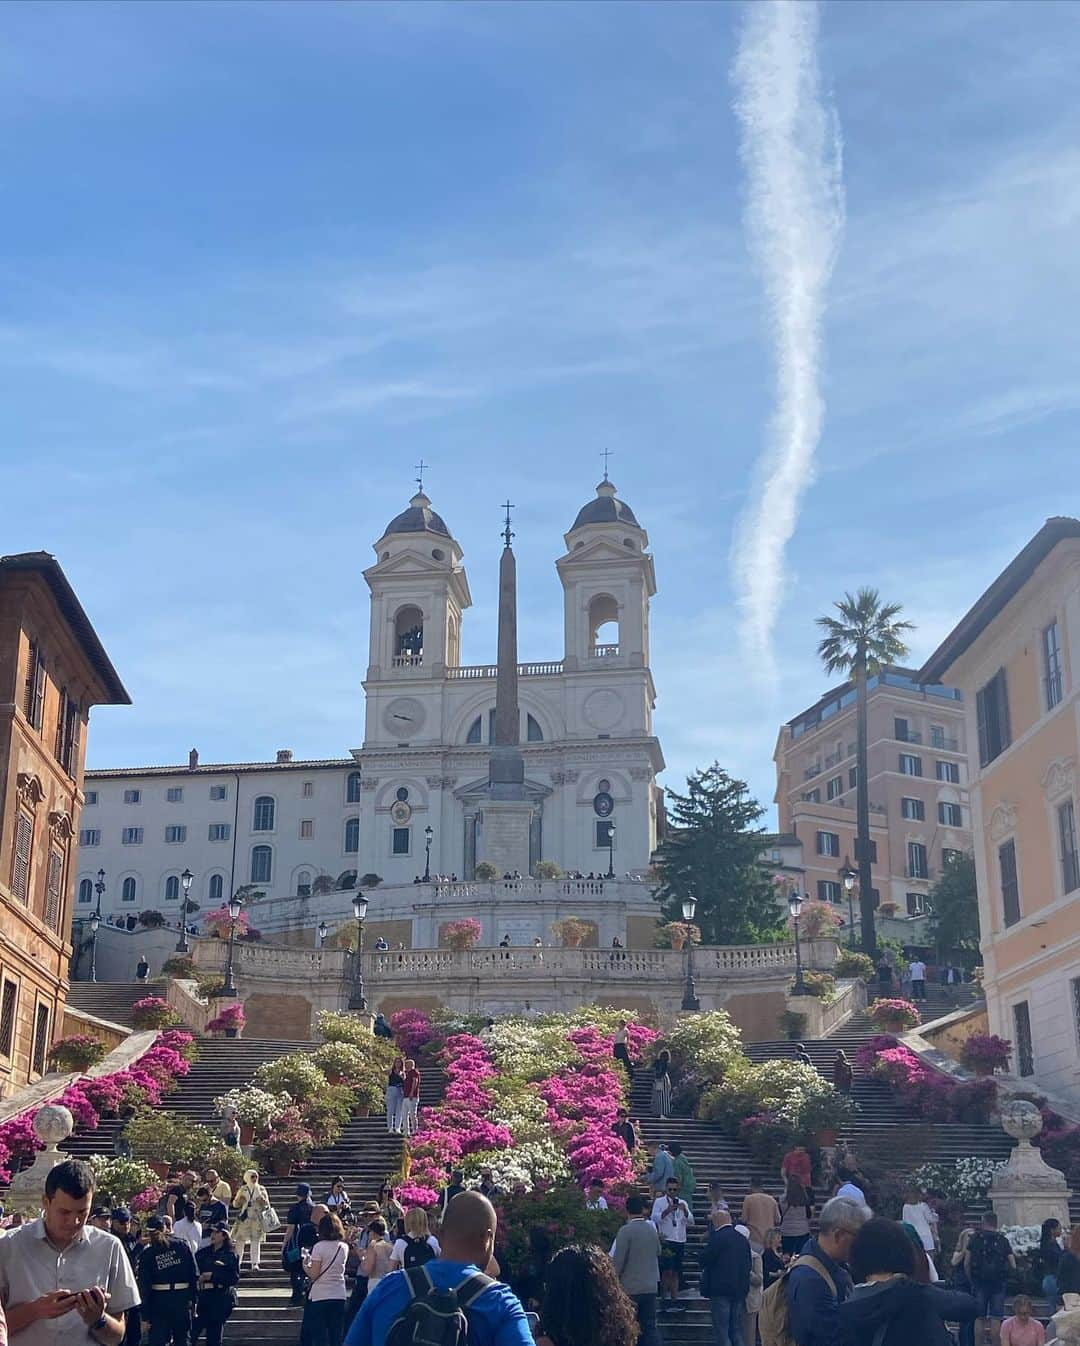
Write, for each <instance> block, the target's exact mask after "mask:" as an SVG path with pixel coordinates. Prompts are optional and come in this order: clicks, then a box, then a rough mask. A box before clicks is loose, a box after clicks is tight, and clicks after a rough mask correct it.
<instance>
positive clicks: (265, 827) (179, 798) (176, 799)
mask: <svg viewBox="0 0 1080 1346" xmlns="http://www.w3.org/2000/svg"><path fill="white" fill-rule="evenodd" d="M530 718H531V717H530ZM98 794H99V792H98V791H97V790H87V792H86V803H87V806H88V807H92V806H93V805H95V804H97V802H98ZM301 794H302V795H303V797H304V798H305V799H312V798H313V797H314V795H315V783H314V781H309V780H308V781H304V782H303V785H302V786H301ZM228 797H229V787H228V786H227V785H211V786H210V798H211V799H213V800H222V799H228ZM165 801H166V803H169V804H182V803H183V801H184V787H183V786H182V785H170V786H167V787H166V790H165ZM142 802H143V791H142V787H141V786H134V787H132V788H131V789H128V790H125V791H124V803H125V804H141V803H142ZM345 802H346V803H347V804H358V803H359V802H360V772H359V771H350V772H349V774H348V776H346V778H345ZM253 808H254V812H255V817H256V819H259V818H263V819H266V818H269V822H266V823H265V824H260V822H259V821H256V823H255V826H254V830H255V831H256V832H269V831H273V827H274V800H273V798H272V797H271V796H270V795H259V796H258V798H257V799H256V800H255V803H254V806H253Z"/></svg>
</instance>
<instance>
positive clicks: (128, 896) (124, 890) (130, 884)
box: [120, 877, 138, 902]
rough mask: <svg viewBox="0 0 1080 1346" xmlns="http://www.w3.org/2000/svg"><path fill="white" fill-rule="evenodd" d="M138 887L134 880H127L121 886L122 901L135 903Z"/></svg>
mask: <svg viewBox="0 0 1080 1346" xmlns="http://www.w3.org/2000/svg"><path fill="white" fill-rule="evenodd" d="M137 887H138V885H137V883H136V882H135V880H134V879H133V878H130V877H128V878H126V879H125V880H124V882H123V883H122V884H121V886H120V901H121V902H134V901H135V895H136V889H137Z"/></svg>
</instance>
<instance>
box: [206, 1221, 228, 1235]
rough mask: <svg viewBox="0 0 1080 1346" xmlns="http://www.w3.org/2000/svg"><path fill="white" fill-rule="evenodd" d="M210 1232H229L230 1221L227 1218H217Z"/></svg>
mask: <svg viewBox="0 0 1080 1346" xmlns="http://www.w3.org/2000/svg"><path fill="white" fill-rule="evenodd" d="M210 1232H211V1233H212V1234H227V1233H228V1232H229V1225H228V1222H227V1221H225V1220H215V1221H214V1223H213V1224H212V1225H211V1226H210Z"/></svg>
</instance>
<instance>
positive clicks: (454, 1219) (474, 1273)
mask: <svg viewBox="0 0 1080 1346" xmlns="http://www.w3.org/2000/svg"><path fill="white" fill-rule="evenodd" d="M496 1221H497V1217H496V1215H495V1207H494V1206H493V1205H492V1204H491V1202H490V1201H489V1200H488V1199H487V1197H485V1196H483V1195H482V1194H481V1193H480V1192H477V1191H469V1192H461V1193H459V1194H458V1195H457V1196H456V1197H454V1199H453V1200H452V1201H451V1202H449V1204H448V1205H447V1207H446V1213H445V1215H444V1216H443V1219H442V1226H441V1228H440V1229H439V1246H440V1248H441V1252H440V1254H439V1256H438V1257H435V1258H432V1259H431V1261H429V1262H425V1263H424V1265H423V1266H420V1267H412V1268H410V1269H409V1270H408V1271H394V1272H391V1274H390V1275H389V1276H384V1277H383V1279H382V1280H381V1281H380V1282H379V1284H378V1285H377V1286H376V1287H375V1289H374V1290H372V1291H371V1293H370V1294H369V1295H368V1297H367V1298H366V1299H365V1300H364V1303H363V1305H362V1307H361V1309H360V1312H359V1313H358V1314H357V1315H356V1318H355V1320H354V1321H353V1325H352V1327H350V1328H349V1333H348V1336H347V1337H346V1338H345V1346H385V1343H386V1340H387V1337H388V1335H389V1333H390V1329H391V1328H392V1327H393V1325H394V1323H396V1322H397V1321H398V1319H399V1318H401V1317H402V1316H403V1315H405V1314H406V1313H407V1312H409V1311H410V1305H411V1304H412V1301H413V1299H414V1297H415V1298H423V1296H424V1294H425V1293H426V1292H427V1290H428V1284H427V1281H426V1280H425V1275H426V1276H427V1277H430V1283H431V1286H432V1287H433V1288H434V1293H436V1294H438V1293H439V1292H440V1291H446V1290H453V1291H460V1297H459V1303H460V1304H461V1307H462V1309H463V1310H464V1313H465V1317H466V1319H467V1320H468V1325H469V1335H468V1341H469V1346H535V1343H534V1341H533V1335H532V1332H531V1331H530V1330H529V1323H528V1319H527V1318H526V1317H525V1310H524V1309H523V1308H522V1307H521V1301H520V1300H519V1299H518V1297H517V1295H515V1294H514V1292H513V1291H512V1290H511V1289H510V1287H509V1286H508V1285H503V1284H502V1283H501V1282H499V1281H493V1280H489V1279H488V1278H487V1277H486V1276H484V1275H483V1274H482V1273H483V1269H484V1268H485V1267H487V1266H488V1265H489V1264H490V1263H491V1257H492V1252H493V1250H494V1247H495V1227H496ZM477 1278H479V1279H477ZM413 1311H415V1310H413Z"/></svg>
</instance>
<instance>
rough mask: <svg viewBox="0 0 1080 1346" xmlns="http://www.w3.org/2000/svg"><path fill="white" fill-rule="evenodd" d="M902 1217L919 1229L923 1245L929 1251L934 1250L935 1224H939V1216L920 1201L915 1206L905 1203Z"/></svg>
mask: <svg viewBox="0 0 1080 1346" xmlns="http://www.w3.org/2000/svg"><path fill="white" fill-rule="evenodd" d="M900 1219H901V1220H902V1221H903V1222H904V1223H905V1224H909V1225H911V1227H912V1228H913V1229H914V1230H916V1231H917V1233H918V1235H919V1238H921V1239H922V1246H923V1247H924V1248H925V1249H926V1251H927V1252H928V1253H932V1252H933V1251H934V1225H936V1224H937V1216H936V1215H935V1214H934V1212H933V1211H932V1210H931V1209H930V1207H929V1206H928V1205H927V1204H926V1202H925V1201H920V1202H919V1203H918V1204H917V1205H915V1206H909V1205H905V1206H904V1209H903V1210H902V1211H901V1212H900Z"/></svg>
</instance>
